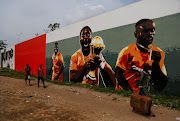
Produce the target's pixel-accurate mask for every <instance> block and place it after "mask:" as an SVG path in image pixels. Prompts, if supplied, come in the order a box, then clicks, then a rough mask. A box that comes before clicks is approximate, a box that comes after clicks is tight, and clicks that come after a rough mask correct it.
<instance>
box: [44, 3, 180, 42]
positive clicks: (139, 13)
mask: <svg viewBox="0 0 180 121" xmlns="http://www.w3.org/2000/svg"><path fill="white" fill-rule="evenodd" d="M179 12H180V0H142V1H140V2H137V3H134V4H131V5H128V6H125V7H122V8H119V9H116V10H113V11H110V12H107V13H104V14H101V15H98V16H95V17H92V18H90V19H86V20H83V21H80V22H78V23H75V24H71V25H68V26H65V27H63V28H60V29H58V30H55V31H53V32H50V33H47V34H46V43H50V42H54V41H57V40H63V39H66V38H71V37H74V36H79V32H80V30H81V29H82V27H84V26H86V25H88V26H90V27H91V29H92V31H93V32H97V31H101V30H106V29H110V28H114V27H118V26H123V25H127V24H132V23H136V22H137V21H138V20H140V19H142V18H150V19H154V18H160V17H163V16H167V15H171V14H175V13H179Z"/></svg>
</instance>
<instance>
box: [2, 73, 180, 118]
mask: <svg viewBox="0 0 180 121" xmlns="http://www.w3.org/2000/svg"><path fill="white" fill-rule="evenodd" d="M46 85H47V88H43V86H42V83H41V84H40V88H38V87H37V80H33V81H32V86H26V85H25V82H24V80H22V79H13V78H8V77H2V76H0V105H1V106H0V121H10V120H13V121H22V120H23V121H36V120H37V121H41V120H42V121H56V120H57V121H58V120H59V121H149V120H152V121H177V120H176V118H177V117H180V111H177V110H172V109H167V108H165V107H162V106H158V107H157V106H156V107H155V106H153V107H152V110H153V112H154V113H155V114H156V117H148V116H146V115H144V114H143V113H140V112H136V111H133V110H132V107H130V104H129V98H127V97H121V96H119V95H115V94H104V93H99V92H95V91H92V90H89V89H87V88H82V87H69V86H60V85H55V84H51V83H47V82H46ZM114 97H116V98H117V100H113V98H114Z"/></svg>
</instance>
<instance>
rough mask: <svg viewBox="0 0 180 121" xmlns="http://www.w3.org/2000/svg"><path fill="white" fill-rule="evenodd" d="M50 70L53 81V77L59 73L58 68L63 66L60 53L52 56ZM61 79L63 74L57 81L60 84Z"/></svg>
mask: <svg viewBox="0 0 180 121" xmlns="http://www.w3.org/2000/svg"><path fill="white" fill-rule="evenodd" d="M52 64H53V67H52V70H53V74H52V80H54V79H55V77H56V76H57V75H58V73H59V72H60V66H61V65H62V64H63V57H62V54H61V53H60V52H57V54H56V55H55V53H54V54H53V56H52ZM62 79H63V73H61V74H60V76H59V78H58V81H59V82H62Z"/></svg>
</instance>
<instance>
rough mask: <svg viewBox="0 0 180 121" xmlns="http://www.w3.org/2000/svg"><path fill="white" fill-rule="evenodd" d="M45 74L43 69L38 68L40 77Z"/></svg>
mask: <svg viewBox="0 0 180 121" xmlns="http://www.w3.org/2000/svg"><path fill="white" fill-rule="evenodd" d="M43 76H44V72H43V69H41V68H39V69H38V77H43Z"/></svg>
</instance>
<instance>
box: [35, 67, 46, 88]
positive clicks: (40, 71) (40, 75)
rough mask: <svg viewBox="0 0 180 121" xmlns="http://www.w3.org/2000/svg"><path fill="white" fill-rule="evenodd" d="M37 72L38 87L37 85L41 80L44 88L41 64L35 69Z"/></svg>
mask: <svg viewBox="0 0 180 121" xmlns="http://www.w3.org/2000/svg"><path fill="white" fill-rule="evenodd" d="M37 73H38V87H39V81H40V80H42V82H43V86H44V88H46V86H45V84H44V72H43V69H42V64H41V65H40V68H39V69H38V70H37Z"/></svg>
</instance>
